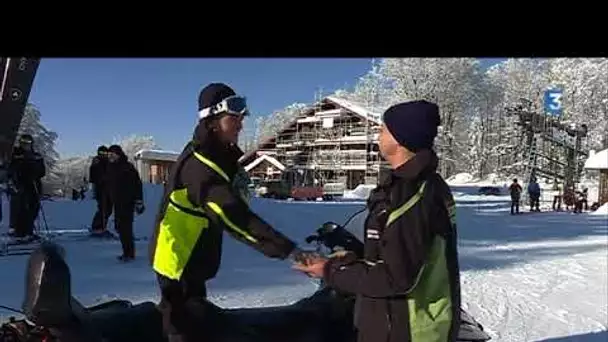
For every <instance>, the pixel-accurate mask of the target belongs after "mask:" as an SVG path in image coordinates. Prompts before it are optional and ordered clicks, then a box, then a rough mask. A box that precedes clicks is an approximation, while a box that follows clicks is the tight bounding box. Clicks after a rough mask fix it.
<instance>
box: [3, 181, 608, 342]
mask: <svg viewBox="0 0 608 342" xmlns="http://www.w3.org/2000/svg"><path fill="white" fill-rule="evenodd" d="M145 190H146V193H145V202H146V206H147V208H148V211H147V212H146V213H144V214H143V215H142V216H140V217H137V218H136V222H135V227H136V235H138V236H140V237H146V236H148V235H149V234H150V232H151V229H152V223H153V217H154V211H155V210H156V208H157V204H158V198H159V195H160V189H159V188H155V187H147V188H146V189H145ZM453 191H454V194H455V198H456V200H457V203H458V224H459V238H460V265H461V270H462V292H463V305H464V307H465V309H467V310H468V311H469V312H470V313H471V314H472V315H473V316H474V317H475V318H476V319H478V320H479V321H480V322H481V323H482V324H483V325H484V327H485V329H486V330H487V331H488V332H489V333H490V334H491V335H492V337H493V340H494V341H518V342H519V341H553V342H556V341H584V342H591V341H606V340H607V339H608V309H607V308H608V276H607V274H608V273H607V271H608V249H607V248H608V215H588V214H581V215H574V214H570V213H563V212H562V213H538V214H534V213H525V214H523V215H520V216H511V215H509V214H508V210H509V209H508V197H507V196H479V195H477V188H476V187H475V186H471V185H466V186H454V187H453ZM363 205H364V203H362V202H360V201H350V202H334V203H324V202H288V201H274V200H265V199H257V198H256V199H253V202H252V206H253V209H254V210H255V211H256V212H258V213H259V214H260V215H261V216H262V217H263V218H265V219H266V220H268V221H269V222H270V223H271V224H273V225H274V226H276V227H277V228H278V229H280V230H282V231H283V232H285V233H286V234H287V235H289V236H290V237H292V238H293V239H295V240H297V241H298V242H300V243H304V242H303V240H304V237H305V236H307V235H308V234H309V233H310V232H311V231H312V230H313V229H315V228H317V227H318V226H319V225H320V224H321V223H323V222H325V221H328V220H333V221H335V222H338V223H340V222H343V221H345V220H346V219H347V218H348V217H349V216H350V215H351V214H352V213H354V212H355V211H358V210H360V209H361V208H363ZM94 210H95V205H94V202H92V201H90V200H85V201H82V202H73V201H69V200H65V201H63V200H62V201H55V202H44V214H45V216H46V220H47V222H48V226H49V228H50V229H82V228H84V227H86V226H88V225H89V222H90V220H91V218H92V215H93V212H94ZM4 213H5V219H4V222H3V223H2V225H0V232H2V231H5V229H6V227H5V225H6V223H7V221H8V208H7V207H6V203H4ZM363 219H364V215H359V216H357V217H356V218H355V219H354V220H352V221H351V224H350V225H349V227H351V228H352V229H354V230H357V228H360V226H361V224H362V222H363ZM224 241H225V242H224V259H223V261H222V268H221V271H220V273H219V275H218V277H217V278H216V279H214V280H213V281H212V282H211V283H210V286H209V292H210V294H211V298H212V300H213V301H214V302H216V303H218V304H219V305H221V306H226V307H239V306H261V305H279V304H285V303H290V302H293V301H295V300H297V299H300V298H302V297H305V296H307V295H309V294H310V293H312V292H313V291H315V288H316V283H315V281H313V280H311V279H309V278H307V277H305V276H303V275H301V274H299V273H296V272H294V271H293V270H291V269H290V265H289V264H288V263H287V262H283V261H275V260H269V259H266V258H265V257H263V256H262V255H260V254H258V253H257V252H255V251H253V250H252V249H250V248H248V247H246V246H244V245H241V244H239V243H237V242H235V241H234V240H232V239H229V238H228V239H226V240H224ZM64 246H65V247H66V250H67V261H68V263H69V265H70V268H71V271H72V290H73V292H74V295H75V296H76V297H77V298H79V299H80V300H81V301H82V302H83V303H84V304H93V303H96V302H98V301H101V300H106V299H109V298H114V297H121V298H128V299H131V300H133V301H143V300H157V299H158V291H157V287H156V283H155V280H154V276H153V274H152V272H151V271H150V267H149V266H148V262H147V258H146V256H145V253H146V248H147V241H141V242H138V243H137V250H138V254H139V258H138V259H137V260H136V261H135V262H133V263H130V264H120V263H118V262H117V261H116V258H115V256H116V255H118V254H119V253H120V246H119V244H118V243H117V242H107V241H103V242H102V241H79V242H75V241H74V242H68V243H65V244H64ZM26 258H27V257H25V256H4V257H0V274H1V275H2V277H1V278H0V279H1V280H0V304H2V305H7V306H12V307H17V308H19V307H20V305H21V300H22V295H23V288H24V286H23V285H24V284H23V282H24V267H25V262H26ZM10 315H11V313H10V312H6V311H1V310H0V319H1V318H2V317H4V318H6V317H7V316H10Z"/></svg>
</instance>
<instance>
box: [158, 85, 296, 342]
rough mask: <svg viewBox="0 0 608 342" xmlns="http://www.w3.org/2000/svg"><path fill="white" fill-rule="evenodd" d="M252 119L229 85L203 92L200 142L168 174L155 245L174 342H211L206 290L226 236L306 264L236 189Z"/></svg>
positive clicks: (165, 323)
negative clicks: (247, 120) (244, 132)
mask: <svg viewBox="0 0 608 342" xmlns="http://www.w3.org/2000/svg"><path fill="white" fill-rule="evenodd" d="M247 114H248V110H247V105H246V100H245V98H244V97H241V96H237V95H236V93H235V92H234V90H232V89H231V88H230V87H228V86H227V85H225V84H222V83H212V84H210V85H208V86H207V87H205V88H204V89H203V90H202V91H201V93H200V96H199V123H198V125H197V127H196V129H195V132H194V137H193V139H192V141H191V142H190V143H188V144H187V146H186V147H185V148H184V150H183V151H182V153H181V154H180V156H179V157H178V159H177V161H176V163H175V164H174V165H173V167H172V169H171V171H170V176H169V180H168V182H167V184H166V186H165V191H164V195H163V201H162V204H161V208H160V211H159V213H158V215H157V218H156V229H155V232H154V236H153V238H152V242H151V244H150V257H151V263H152V268H153V269H154V271H155V272H156V275H157V278H158V282H159V286H160V291H161V302H160V304H159V308H160V310H161V311H162V314H163V327H164V329H165V331H166V333H167V334H168V336H169V340H170V341H203V340H208V339H210V338H212V335H213V327H214V321H213V318H214V317H213V315H212V314H210V313H209V312H210V311H209V308H210V305H209V303H208V302H207V301H206V299H205V298H206V295H207V292H206V282H207V281H208V280H210V279H212V278H214V277H215V275H216V273H217V272H218V269H219V266H220V260H221V250H222V235H223V232H224V231H226V232H228V233H229V235H230V236H232V237H234V238H236V239H238V240H239V241H241V242H244V243H246V244H248V245H249V246H251V247H253V248H255V249H257V250H258V251H260V252H262V253H263V254H265V255H266V256H268V257H271V258H277V259H286V258H293V259H294V260H302V258H304V257H306V253H305V252H302V251H301V250H300V249H299V248H297V247H296V245H295V243H294V242H292V241H291V240H290V239H288V238H287V237H286V236H285V235H283V234H281V233H279V232H277V231H276V230H274V229H273V228H272V227H271V226H270V225H269V224H268V223H266V222H265V221H264V220H263V219H261V218H260V217H259V216H257V215H256V214H254V213H253V212H252V211H251V210H250V209H249V206H248V203H247V197H246V194H245V193H244V191H241V190H242V189H243V188H244V189H247V188H246V186H242V184H241V185H240V186H235V184H240V183H243V182H242V181H241V180H240V179H239V175H242V167H241V166H240V165H239V162H238V159H239V158H240V156H241V155H242V154H243V153H242V151H241V150H240V149H239V148H238V147H237V142H238V136H239V133H240V131H241V129H242V121H243V118H244V117H245V116H246V115H247Z"/></svg>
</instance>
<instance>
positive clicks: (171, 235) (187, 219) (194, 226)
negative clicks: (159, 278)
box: [153, 151, 257, 280]
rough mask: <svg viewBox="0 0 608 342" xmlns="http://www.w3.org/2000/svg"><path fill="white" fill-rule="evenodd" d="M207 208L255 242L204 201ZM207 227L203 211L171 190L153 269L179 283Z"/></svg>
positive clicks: (210, 163)
mask: <svg viewBox="0 0 608 342" xmlns="http://www.w3.org/2000/svg"><path fill="white" fill-rule="evenodd" d="M194 156H195V157H196V159H198V160H199V161H200V162H202V163H203V164H205V165H207V166H209V168H211V169H212V170H214V171H215V172H216V173H217V174H219V175H220V176H221V177H222V178H223V179H224V180H226V181H227V182H228V183H230V178H229V177H228V175H227V174H226V173H225V172H224V170H222V169H221V168H220V167H219V166H218V165H217V164H216V163H214V162H213V161H211V160H209V159H207V158H206V157H204V156H203V155H201V154H200V153H198V152H196V151H195V152H194ZM207 207H209V209H211V210H212V211H213V212H214V213H215V214H217V215H218V217H220V218H221V220H222V221H223V222H224V224H225V225H226V226H227V227H228V228H230V229H232V230H233V231H235V232H236V233H237V234H239V235H241V236H242V237H243V238H244V239H246V240H248V241H250V242H253V243H256V242H257V240H256V239H255V238H254V237H252V236H251V235H250V234H248V233H247V232H245V231H244V230H242V229H240V228H239V227H237V226H236V225H235V224H234V223H233V222H232V221H231V220H230V219H229V218H228V217H227V216H226V214H225V213H224V211H223V210H222V208H221V207H220V206H219V205H218V204H217V203H213V202H208V203H207ZM207 228H209V218H208V217H207V215H206V212H205V210H204V209H202V208H200V207H196V206H194V205H192V203H191V202H190V201H189V200H188V191H187V189H186V188H184V189H179V190H174V191H172V192H171V194H170V195H169V203H168V205H167V210H166V211H165V215H164V216H163V219H162V220H161V222H160V227H159V233H158V239H157V243H156V249H155V251H154V262H153V269H154V270H155V271H156V272H158V273H159V274H162V275H163V276H165V277H167V278H169V279H174V280H179V279H180V278H181V276H182V274H183V272H184V269H185V267H186V264H187V263H188V261H189V260H190V256H191V255H192V252H193V250H194V246H195V245H196V242H197V241H198V239H199V238H200V236H201V235H202V233H203V231H204V230H206V229H207Z"/></svg>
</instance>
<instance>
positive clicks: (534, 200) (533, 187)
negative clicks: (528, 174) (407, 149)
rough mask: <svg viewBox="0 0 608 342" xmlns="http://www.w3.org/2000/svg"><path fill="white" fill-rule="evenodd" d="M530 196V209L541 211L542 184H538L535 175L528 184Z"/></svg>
mask: <svg viewBox="0 0 608 342" xmlns="http://www.w3.org/2000/svg"><path fill="white" fill-rule="evenodd" d="M528 197H530V211H537V212H540V207H539V205H540V185H538V183H537V182H536V178H534V177H532V179H531V180H530V184H528Z"/></svg>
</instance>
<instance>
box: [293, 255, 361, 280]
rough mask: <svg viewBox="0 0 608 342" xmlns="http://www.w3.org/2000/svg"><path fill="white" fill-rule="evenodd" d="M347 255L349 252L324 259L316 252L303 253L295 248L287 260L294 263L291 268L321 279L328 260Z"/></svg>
mask: <svg viewBox="0 0 608 342" xmlns="http://www.w3.org/2000/svg"><path fill="white" fill-rule="evenodd" d="M350 254H352V253H350ZM347 255H349V252H346V251H340V252H337V253H333V254H330V255H329V256H328V257H324V256H322V255H320V254H319V253H317V252H313V251H303V250H301V249H299V248H296V249H294V251H293V252H291V254H290V255H289V259H291V260H292V261H293V262H294V264H293V266H292V267H293V268H294V269H296V270H298V271H302V272H304V273H306V274H307V275H308V276H310V277H313V278H323V272H324V269H325V264H327V261H328V260H329V259H330V258H336V257H337V258H340V257H345V256H347Z"/></svg>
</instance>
